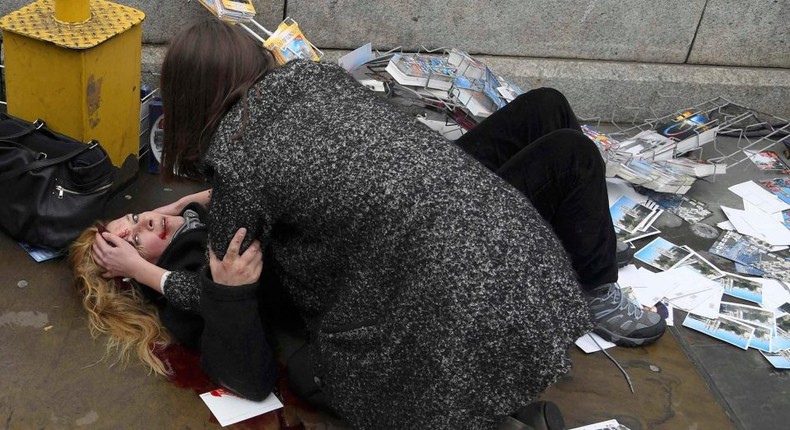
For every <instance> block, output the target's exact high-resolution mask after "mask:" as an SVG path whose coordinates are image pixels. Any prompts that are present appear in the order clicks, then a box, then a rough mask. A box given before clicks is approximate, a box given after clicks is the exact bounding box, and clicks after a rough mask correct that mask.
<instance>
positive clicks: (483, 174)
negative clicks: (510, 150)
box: [204, 61, 592, 429]
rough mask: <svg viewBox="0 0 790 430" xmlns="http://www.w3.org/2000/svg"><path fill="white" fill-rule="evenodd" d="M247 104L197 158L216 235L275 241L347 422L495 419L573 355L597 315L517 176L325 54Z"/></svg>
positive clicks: (376, 425)
mask: <svg viewBox="0 0 790 430" xmlns="http://www.w3.org/2000/svg"><path fill="white" fill-rule="evenodd" d="M240 105H241V103H240V104H239V105H237V106H236V107H234V108H233V109H232V110H231V111H230V112H229V113H228V114H227V116H226V117H225V118H224V120H223V121H222V123H221V125H220V126H219V128H218V130H217V132H216V134H215V136H214V139H213V141H212V143H211V145H210V149H209V151H208V153H207V154H206V155H205V157H204V162H205V168H206V171H207V174H208V176H209V177H210V178H211V181H212V184H213V189H214V191H213V197H212V201H211V204H210V214H209V218H210V219H209V242H210V243H212V244H215V245H216V246H215V247H214V248H215V249H216V251H217V253H218V255H220V256H221V255H224V252H225V251H226V247H227V244H228V243H229V241H230V239H231V238H232V237H233V234H234V233H235V232H236V230H237V229H238V228H240V227H247V228H248V229H249V230H250V231H251V233H252V236H254V237H256V238H258V239H259V240H260V241H261V243H262V244H264V245H271V247H272V250H273V255H274V260H275V261H274V262H265V263H264V264H267V263H268V264H275V265H276V268H277V271H278V273H279V276H280V277H281V278H282V280H283V283H284V285H285V288H286V289H287V291H288V293H289V295H290V296H291V297H292V298H293V299H294V301H295V302H296V304H297V306H298V308H299V309H300V310H301V312H302V314H303V316H304V317H305V320H306V321H307V325H308V329H309V332H310V344H311V356H312V357H313V360H314V362H315V365H316V367H317V373H318V374H319V376H320V377H321V379H322V381H323V384H324V390H325V391H326V393H327V395H328V397H329V398H330V403H331V404H332V406H333V407H334V408H335V409H336V410H337V411H339V412H340V413H341V414H342V416H343V417H344V418H346V419H347V420H348V422H349V423H351V425H352V426H353V427H354V428H360V429H490V428H494V427H495V426H496V423H497V422H498V421H499V420H501V419H502V417H503V415H505V414H508V413H511V412H513V411H515V410H516V409H517V408H518V407H520V406H522V405H524V404H526V403H527V402H529V401H530V400H531V399H533V398H535V397H536V396H537V395H538V394H540V393H541V391H543V390H544V389H545V388H546V387H547V386H548V385H550V384H552V383H553V382H555V381H556V380H557V378H558V377H560V376H561V375H562V374H563V373H565V372H566V371H567V370H568V368H569V366H570V363H569V360H568V358H567V350H568V348H569V346H570V345H571V344H572V342H573V341H574V340H575V339H576V338H577V337H578V336H581V335H582V334H583V333H584V332H585V331H587V330H588V329H590V328H591V326H592V325H591V320H590V314H589V311H588V309H587V306H586V303H585V301H584V299H583V298H582V296H581V294H580V292H579V287H578V285H577V283H576V281H575V279H574V276H573V272H572V269H571V267H570V264H569V262H568V261H567V257H566V255H565V253H564V251H563V249H562V246H561V245H560V243H559V241H558V240H557V238H556V237H555V236H554V234H553V233H552V231H551V229H550V228H549V227H548V226H547V224H546V223H545V222H544V221H543V220H542V219H541V217H540V215H538V213H537V212H536V211H535V209H533V207H532V206H531V205H530V203H529V201H528V200H527V199H526V198H524V197H523V196H522V195H521V194H520V193H519V192H518V191H517V190H515V189H514V188H512V187H511V186H510V185H508V184H507V183H505V182H504V181H503V180H501V179H500V178H498V177H497V176H495V175H494V174H493V173H491V172H490V171H489V170H487V169H486V168H485V167H483V166H482V165H481V164H478V163H477V162H476V161H475V160H474V159H472V158H470V157H469V156H467V155H466V154H465V153H464V152H463V151H462V150H461V149H459V148H457V147H456V146H455V145H453V144H452V143H451V142H448V141H446V140H444V139H443V138H442V137H441V136H440V135H439V134H437V133H435V132H433V131H431V130H429V129H427V128H425V127H423V126H422V125H420V124H419V123H417V122H416V121H415V120H414V118H413V117H412V116H409V115H407V114H405V113H403V112H401V111H400V110H398V108H396V107H394V106H392V105H390V104H389V103H388V102H386V101H385V100H382V99H380V98H378V97H377V96H375V95H374V94H372V93H370V92H369V91H368V90H366V89H364V88H363V87H362V86H361V85H359V84H358V83H357V82H356V81H354V80H353V79H352V78H351V77H350V76H349V75H348V74H347V73H346V72H345V71H343V70H342V69H341V68H339V67H337V66H335V65H327V64H319V63H313V62H304V61H295V62H291V63H289V64H287V65H285V66H283V67H280V68H278V69H276V70H274V71H272V72H270V73H269V74H268V75H267V76H266V77H265V78H264V79H263V80H262V81H261V82H259V83H258V84H256V86H254V87H253V88H252V89H251V90H250V92H249V97H248V109H247V111H246V112H244V110H243V109H242V108H241V106H240ZM242 123H246V127H245V128H243V129H242V127H241V126H242ZM239 130H242V131H241V132H239ZM239 133H240V134H239ZM262 288H266V286H265V285H263V286H262Z"/></svg>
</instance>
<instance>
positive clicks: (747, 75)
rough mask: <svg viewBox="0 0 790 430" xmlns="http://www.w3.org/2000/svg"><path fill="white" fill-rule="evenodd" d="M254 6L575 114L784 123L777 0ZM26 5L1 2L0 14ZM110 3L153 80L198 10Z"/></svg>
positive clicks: (789, 55)
mask: <svg viewBox="0 0 790 430" xmlns="http://www.w3.org/2000/svg"><path fill="white" fill-rule="evenodd" d="M254 2H255V5H256V9H257V10H258V13H259V15H258V16H259V19H258V20H259V22H261V23H262V24H263V25H264V26H266V27H268V28H270V29H273V28H275V27H276V25H277V23H278V22H279V21H280V20H281V19H282V18H283V17H284V16H291V17H293V18H294V19H296V20H297V21H298V22H299V24H300V27H301V28H302V29H303V30H304V32H305V34H306V35H307V36H308V38H309V39H310V40H311V41H312V42H313V43H314V44H316V45H317V46H318V47H320V48H321V49H322V50H324V51H325V52H326V53H327V56H326V59H327V60H330V61H331V60H333V59H335V58H337V57H338V56H340V55H342V54H343V53H344V52H345V51H346V50H349V49H354V48H356V47H358V46H360V45H362V44H364V43H367V42H372V43H373V45H374V47H375V48H376V49H379V50H382V51H385V50H389V49H392V48H396V47H399V46H400V47H402V49H404V50H406V51H413V50H418V49H421V47H425V48H431V49H432V48H439V47H458V48H461V49H464V50H466V51H468V52H470V53H473V54H476V55H479V56H480V57H481V59H484V60H485V61H486V62H487V63H488V64H489V65H490V66H491V67H492V69H494V70H495V71H496V72H498V73H499V74H503V75H505V76H508V77H509V78H511V79H513V80H514V81H515V82H516V83H518V84H521V85H522V86H524V87H525V88H530V87H533V86H541V85H546V86H554V87H556V88H558V89H560V90H562V91H563V92H565V93H566V94H567V95H568V97H569V99H570V100H571V103H572V104H573V106H574V108H575V109H576V111H577V113H578V114H579V115H580V116H584V117H592V116H600V117H605V118H612V117H613V116H614V117H615V119H628V118H631V117H632V116H633V110H629V109H626V107H644V108H652V110H653V111H654V112H656V113H669V112H671V111H674V110H676V109H679V108H681V107H682V106H690V105H694V104H697V103H699V102H702V101H705V100H708V99H711V98H715V97H717V96H722V97H725V98H727V99H730V100H732V101H734V102H736V103H738V104H741V105H744V106H748V107H752V108H754V109H757V110H761V111H764V112H769V113H772V114H774V115H778V116H780V117H783V118H790V36H789V35H788V32H789V31H790V30H788V26H787V22H790V1H788V0H661V1H645V0H632V1H627V2H623V1H620V0H553V1H550V2H546V1H536V0H497V1H486V2H479V1H471V0H398V1H370V0H330V1H316V0H290V1H286V0H280V1H263V0H254ZM28 3H30V0H2V2H0V15H3V14H5V13H8V12H10V11H13V10H15V9H17V8H19V7H21V6H23V5H26V4H28ZM118 3H122V4H126V5H129V6H132V7H135V8H137V9H140V10H143V11H144V12H146V15H147V18H146V21H145V22H144V26H143V29H144V36H143V37H144V43H145V45H144V51H143V53H144V61H143V62H144V64H143V70H144V79H145V80H146V81H147V82H149V83H154V84H155V82H156V72H157V71H158V67H159V64H160V63H161V57H162V54H163V52H164V45H163V44H165V43H166V42H167V41H168V40H169V38H170V37H171V36H172V35H173V34H174V33H175V32H176V31H178V29H179V28H180V27H182V26H183V25H185V24H186V23H188V22H190V21H191V20H193V19H197V18H200V17H204V16H206V14H207V13H208V12H206V11H205V10H203V8H202V6H201V5H200V4H199V3H198V2H197V0H191V1H189V0H168V1H161V0H120V1H118ZM623 112H625V113H623Z"/></svg>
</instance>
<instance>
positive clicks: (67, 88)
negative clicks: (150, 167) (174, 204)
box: [0, 0, 145, 166]
mask: <svg viewBox="0 0 790 430" xmlns="http://www.w3.org/2000/svg"><path fill="white" fill-rule="evenodd" d="M143 19H145V14H143V12H141V11H139V10H137V9H134V8H130V7H128V6H123V5H119V4H115V3H111V2H109V1H105V0H90V1H89V0H38V1H36V2H34V3H31V4H30V5H28V6H25V7H23V8H21V9H19V10H16V11H14V12H11V13H9V14H8V15H6V16H4V17H2V18H0V29H2V30H3V44H4V45H5V46H4V48H5V49H4V51H5V74H6V101H7V102H8V113H9V114H11V115H14V116H17V117H20V118H23V119H26V120H28V121H33V120H35V119H37V118H41V119H43V120H44V121H46V123H47V125H48V126H49V127H51V128H52V129H54V130H56V131H58V132H60V133H63V134H66V135H69V136H72V137H74V138H76V139H78V140H81V141H83V142H87V141H90V140H98V141H99V142H101V144H102V146H103V147H104V148H105V149H106V150H107V152H108V153H109V154H110V158H111V159H112V161H113V164H114V165H116V166H120V165H121V164H123V162H124V160H125V159H127V158H128V157H129V156H134V157H137V152H138V149H139V145H140V138H139V133H140V75H141V67H142V66H141V64H142V60H141V56H142V53H141V51H142V21H143Z"/></svg>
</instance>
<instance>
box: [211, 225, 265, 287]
mask: <svg viewBox="0 0 790 430" xmlns="http://www.w3.org/2000/svg"><path fill="white" fill-rule="evenodd" d="M246 234H247V229H245V228H240V229H239V231H237V232H236V234H235V235H234V236H233V239H231V241H230V244H229V245H228V252H227V253H225V258H223V259H222V260H220V259H219V258H217V256H216V255H215V254H214V250H212V249H211V248H209V267H210V269H211V276H212V277H213V278H214V282H216V283H218V284H222V285H227V286H236V285H246V284H252V283H254V282H257V281H258V278H260V277H261V272H262V271H263V253H262V252H261V244H260V242H258V241H257V240H254V241H253V242H252V244H251V245H250V246H249V247H248V248H247V249H246V250H245V251H244V252H243V253H239V251H240V249H241V243H242V241H243V240H244V236H245V235H246Z"/></svg>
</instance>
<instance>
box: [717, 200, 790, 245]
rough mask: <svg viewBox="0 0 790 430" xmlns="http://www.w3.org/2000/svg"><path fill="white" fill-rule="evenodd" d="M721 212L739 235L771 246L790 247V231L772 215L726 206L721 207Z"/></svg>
mask: <svg viewBox="0 0 790 430" xmlns="http://www.w3.org/2000/svg"><path fill="white" fill-rule="evenodd" d="M721 210H722V211H724V215H726V216H727V219H728V220H730V222H731V223H732V225H733V226H735V229H736V230H737V231H738V233H741V234H745V235H747V236H751V237H756V238H757V239H759V240H761V241H763V242H766V243H768V244H770V245H771V246H782V245H790V230H788V229H787V228H786V227H785V226H784V224H782V223H781V222H780V221H778V220H776V219H774V218H773V217H772V216H771V215H770V214H767V213H765V212H763V211H761V210H738V209H733V208H729V207H726V206H721Z"/></svg>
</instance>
